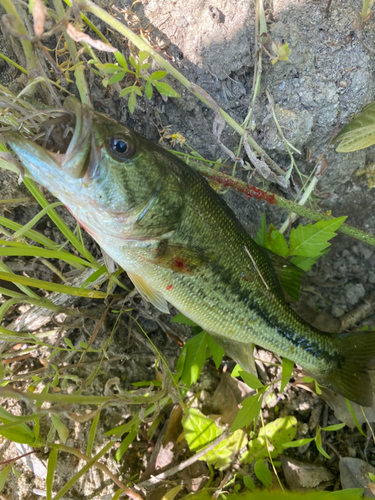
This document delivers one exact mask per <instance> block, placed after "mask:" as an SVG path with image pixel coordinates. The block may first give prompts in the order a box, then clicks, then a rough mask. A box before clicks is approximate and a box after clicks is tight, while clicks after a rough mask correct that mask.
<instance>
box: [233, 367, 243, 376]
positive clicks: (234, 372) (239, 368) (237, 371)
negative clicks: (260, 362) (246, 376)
mask: <svg viewBox="0 0 375 500" xmlns="http://www.w3.org/2000/svg"><path fill="white" fill-rule="evenodd" d="M242 371H243V369H242V368H241V366H240V365H239V364H237V365H236V366H235V367H234V368H233V370H232V373H231V374H230V376H231V377H239V376H240V372H242Z"/></svg>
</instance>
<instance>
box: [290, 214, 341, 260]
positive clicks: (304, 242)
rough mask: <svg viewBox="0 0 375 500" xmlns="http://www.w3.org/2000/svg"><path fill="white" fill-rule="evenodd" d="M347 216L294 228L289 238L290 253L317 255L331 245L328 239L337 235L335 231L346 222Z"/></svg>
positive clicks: (306, 255)
mask: <svg viewBox="0 0 375 500" xmlns="http://www.w3.org/2000/svg"><path fill="white" fill-rule="evenodd" d="M345 219H346V217H338V218H337V219H331V220H328V221H324V220H322V221H319V222H317V223H316V224H307V225H306V226H298V227H297V228H296V229H294V228H293V229H292V231H291V233H290V239H289V245H290V250H289V255H300V256H302V257H317V256H320V255H322V253H323V251H324V250H325V249H326V248H327V247H329V246H330V244H329V243H328V241H329V240H330V239H331V238H333V237H334V236H336V233H335V231H336V230H337V229H338V228H339V227H340V226H341V224H343V223H344V221H345Z"/></svg>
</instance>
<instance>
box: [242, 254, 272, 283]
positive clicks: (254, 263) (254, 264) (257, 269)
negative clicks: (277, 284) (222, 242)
mask: <svg viewBox="0 0 375 500" xmlns="http://www.w3.org/2000/svg"><path fill="white" fill-rule="evenodd" d="M243 248H244V250H245V253H246V254H247V255H248V256H249V257H250V260H251V262H252V263H253V266H254V267H255V270H256V272H257V273H258V274H259V276H260V279H261V280H262V281H263V284H264V286H265V287H266V290H269V286H268V285H267V283H266V281H265V279H264V278H263V276H262V274H261V272H260V271H259V267H258V266H257V265H256V262H255V260H254V259H253V256H252V255H251V253H250V252H249V250H248V249H247V246H246V245H245V246H244V247H243Z"/></svg>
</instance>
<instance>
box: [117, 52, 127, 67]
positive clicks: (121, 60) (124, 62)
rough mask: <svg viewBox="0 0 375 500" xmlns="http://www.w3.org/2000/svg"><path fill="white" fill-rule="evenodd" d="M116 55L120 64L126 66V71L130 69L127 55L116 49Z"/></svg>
mask: <svg viewBox="0 0 375 500" xmlns="http://www.w3.org/2000/svg"><path fill="white" fill-rule="evenodd" d="M114 56H115V58H116V61H117V62H118V63H119V65H120V66H121V67H122V68H124V70H125V71H127V70H128V63H127V62H126V59H125V57H124V56H123V55H122V54H121V52H120V51H118V50H116V52H115V53H114Z"/></svg>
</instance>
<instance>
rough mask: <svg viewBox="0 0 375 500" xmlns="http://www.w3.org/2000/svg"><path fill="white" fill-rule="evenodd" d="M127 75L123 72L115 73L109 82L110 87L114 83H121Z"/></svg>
mask: <svg viewBox="0 0 375 500" xmlns="http://www.w3.org/2000/svg"><path fill="white" fill-rule="evenodd" d="M125 75H126V73H125V72H124V71H123V72H122V73H121V72H120V73H115V74H114V75H113V76H111V78H110V79H109V81H108V85H113V84H114V83H117V82H121V80H123V79H124V76H125Z"/></svg>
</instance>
